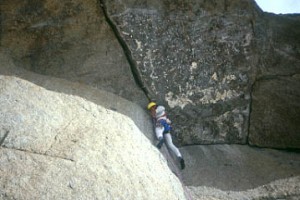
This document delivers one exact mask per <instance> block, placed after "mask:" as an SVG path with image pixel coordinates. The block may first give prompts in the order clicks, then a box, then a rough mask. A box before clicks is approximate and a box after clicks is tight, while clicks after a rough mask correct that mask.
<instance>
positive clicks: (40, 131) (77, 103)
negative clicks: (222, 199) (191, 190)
mask: <svg viewBox="0 0 300 200" xmlns="http://www.w3.org/2000/svg"><path fill="white" fill-rule="evenodd" d="M45 78H46V77H44V79H45ZM36 79H39V77H38V76H37V77H36ZM51 80H55V81H56V84H59V82H60V81H59V79H49V80H48V81H51ZM0 82H1V84H0V110H1V115H0V199H160V198H161V197H163V198H164V199H170V200H171V199H185V196H184V191H183V187H182V185H181V183H180V181H179V180H178V179H177V177H176V176H175V175H174V174H173V173H172V172H171V171H170V169H169V168H168V165H167V163H166V160H165V159H164V157H163V156H161V154H160V153H159V152H158V151H157V150H156V149H155V147H154V146H153V145H152V144H151V143H150V142H149V140H148V139H147V138H146V137H145V136H144V134H143V133H142V132H141V131H140V130H139V129H138V128H137V126H136V125H135V124H134V122H133V121H132V120H131V119H130V118H128V117H127V116H125V115H123V114H120V113H118V112H117V111H114V110H111V109H107V108H105V107H102V106H101V103H100V104H98V105H97V104H95V103H93V102H91V101H88V100H86V99H84V98H82V97H79V96H76V95H71V94H66V93H61V92H55V91H50V90H47V89H45V88H43V87H41V86H39V85H36V84H34V83H31V82H29V81H27V80H24V79H22V78H19V77H17V76H8V75H1V76H0ZM50 83H51V82H50ZM62 83H65V82H64V81H62ZM48 84H49V82H48ZM53 84H54V83H53ZM75 86H76V85H75ZM62 87H64V86H62ZM74 89H75V88H74ZM114 101H116V102H119V103H122V102H123V106H126V104H128V105H130V103H129V102H127V103H126V101H124V100H122V99H121V101H119V97H117V96H115V97H114ZM124 103H125V104H124ZM136 107H138V106H137V105H136Z"/></svg>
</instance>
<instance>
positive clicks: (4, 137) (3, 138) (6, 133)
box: [0, 130, 9, 147]
mask: <svg viewBox="0 0 300 200" xmlns="http://www.w3.org/2000/svg"><path fill="white" fill-rule="evenodd" d="M8 133H9V131H8V130H5V133H4V136H3V137H2V139H1V140H0V147H1V146H2V144H3V143H4V140H5V139H6V137H7V136H8Z"/></svg>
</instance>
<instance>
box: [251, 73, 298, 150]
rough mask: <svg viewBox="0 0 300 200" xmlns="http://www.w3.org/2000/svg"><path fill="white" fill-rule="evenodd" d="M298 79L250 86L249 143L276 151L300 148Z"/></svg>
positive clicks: (276, 78) (277, 78) (257, 83)
mask: <svg viewBox="0 0 300 200" xmlns="http://www.w3.org/2000/svg"><path fill="white" fill-rule="evenodd" d="M299 94H300V76H299V75H298V76H296V75H295V76H291V77H272V78H269V79H264V80H260V81H257V82H256V83H255V85H254V87H253V95H252V114H251V119H250V130H249V131H250V132H249V143H251V144H254V145H257V146H263V147H276V148H298V147H299V145H300V101H299Z"/></svg>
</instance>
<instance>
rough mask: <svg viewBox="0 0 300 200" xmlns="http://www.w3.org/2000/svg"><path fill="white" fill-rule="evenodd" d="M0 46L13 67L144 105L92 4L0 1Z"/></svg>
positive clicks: (80, 0)
mask: <svg viewBox="0 0 300 200" xmlns="http://www.w3.org/2000/svg"><path fill="white" fill-rule="evenodd" d="M0 8H1V46H2V47H5V48H6V51H7V52H9V54H10V55H11V56H12V57H13V58H14V61H15V63H16V64H17V66H19V67H23V68H26V69H29V70H31V71H34V72H36V73H40V74H43V75H49V76H54V77H59V78H64V79H67V80H70V81H76V82H80V83H84V84H88V85H91V86H93V87H95V88H99V89H104V90H106V91H109V92H112V93H114V94H117V95H119V96H122V97H125V98H127V99H129V100H132V101H134V102H139V103H143V104H146V103H147V102H146V99H145V96H144V94H143V92H142V91H141V90H140V89H139V88H138V87H137V86H136V84H135V82H134V78H133V76H132V74H131V71H130V66H129V64H128V62H127V60H126V57H125V55H124V52H123V50H122V48H121V46H120V44H119V43H118V40H117V38H116V37H115V35H114V33H113V32H112V30H111V28H110V26H109V25H108V24H107V23H106V21H105V18H104V16H103V13H102V10H101V9H100V4H99V2H98V1H96V0H88V1H86V0H76V1H72V0H66V1H59V0H55V1H53V0H49V1H48V0H47V1H21V0H16V1H10V0H2V1H1V7H0Z"/></svg>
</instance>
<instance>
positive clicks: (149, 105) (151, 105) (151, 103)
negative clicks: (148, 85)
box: [147, 101, 156, 110]
mask: <svg viewBox="0 0 300 200" xmlns="http://www.w3.org/2000/svg"><path fill="white" fill-rule="evenodd" d="M153 106H156V103H155V102H153V101H152V102H150V103H149V104H148V106H147V108H148V110H150V108H152V107H153Z"/></svg>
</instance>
